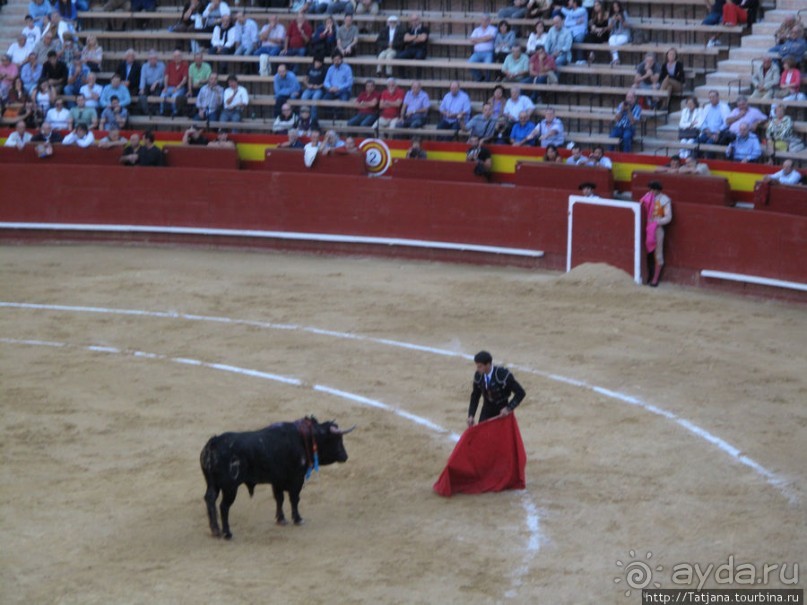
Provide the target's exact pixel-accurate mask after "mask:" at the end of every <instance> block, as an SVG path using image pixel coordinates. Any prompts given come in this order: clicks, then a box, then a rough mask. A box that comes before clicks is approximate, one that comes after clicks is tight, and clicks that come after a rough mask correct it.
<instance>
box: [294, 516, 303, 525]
mask: <svg viewBox="0 0 807 605" xmlns="http://www.w3.org/2000/svg"><path fill="white" fill-rule="evenodd" d="M304 523H305V520H304V519H303V518H302V517H300V518H299V519H295V520H294V524H295V525H303V524H304Z"/></svg>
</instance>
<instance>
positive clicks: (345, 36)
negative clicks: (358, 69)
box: [336, 14, 359, 57]
mask: <svg viewBox="0 0 807 605" xmlns="http://www.w3.org/2000/svg"><path fill="white" fill-rule="evenodd" d="M358 43H359V28H358V27H356V25H355V23H353V15H352V14H348V15H345V19H344V21H343V22H342V25H340V26H339V27H337V28H336V48H337V49H338V50H339V52H340V53H342V54H343V55H344V56H345V57H352V56H353V55H354V54H355V53H356V45H357V44H358Z"/></svg>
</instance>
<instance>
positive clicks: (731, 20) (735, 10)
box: [722, 0, 759, 26]
mask: <svg viewBox="0 0 807 605" xmlns="http://www.w3.org/2000/svg"><path fill="white" fill-rule="evenodd" d="M758 10H759V0H726V3H725V4H724V5H723V15H722V22H723V25H726V26H734V25H746V24H747V25H753V24H754V23H755V22H756V20H757V11H758Z"/></svg>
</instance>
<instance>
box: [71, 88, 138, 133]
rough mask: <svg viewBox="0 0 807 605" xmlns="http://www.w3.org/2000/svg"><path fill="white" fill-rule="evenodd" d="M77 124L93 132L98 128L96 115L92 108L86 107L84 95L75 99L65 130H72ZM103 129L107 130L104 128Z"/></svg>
mask: <svg viewBox="0 0 807 605" xmlns="http://www.w3.org/2000/svg"><path fill="white" fill-rule="evenodd" d="M79 124H85V125H86V126H87V128H88V129H89V130H95V128H97V127H98V113H97V112H96V111H95V110H94V109H93V108H92V107H87V102H86V100H85V99H84V95H78V96H77V97H76V106H75V107H73V108H72V109H71V110H70V118H69V119H68V124H67V128H68V129H69V130H73V129H75V127H76V126H77V125H79ZM124 125H125V122H124ZM121 128H122V127H121ZM103 129H104V130H107V128H106V127H104V128H103Z"/></svg>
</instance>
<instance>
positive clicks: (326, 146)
mask: <svg viewBox="0 0 807 605" xmlns="http://www.w3.org/2000/svg"><path fill="white" fill-rule="evenodd" d="M344 146H345V142H344V141H343V140H342V139H340V138H339V135H338V134H336V131H335V130H329V131H327V132H326V133H325V138H324V139H323V140H322V146H321V147H320V149H319V152H320V153H321V154H322V155H331V154H332V153H333V152H334V151H336V150H337V149H342V148H343V147H344Z"/></svg>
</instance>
